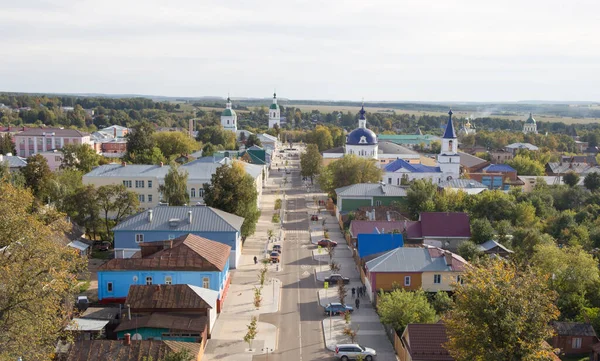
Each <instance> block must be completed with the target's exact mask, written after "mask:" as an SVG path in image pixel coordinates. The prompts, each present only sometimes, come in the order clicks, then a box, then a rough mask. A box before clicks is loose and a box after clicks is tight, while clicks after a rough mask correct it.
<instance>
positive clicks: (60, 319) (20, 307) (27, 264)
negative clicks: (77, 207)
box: [0, 183, 87, 360]
mask: <svg viewBox="0 0 600 361" xmlns="http://www.w3.org/2000/svg"><path fill="white" fill-rule="evenodd" d="M33 203H34V199H33V196H32V195H31V193H30V192H29V191H28V190H26V189H17V188H15V187H13V186H12V185H11V184H9V183H0V214H1V215H2V216H1V217H0V245H2V246H0V247H4V246H6V247H7V248H6V249H4V250H3V251H0V253H1V255H0V280H1V281H0V284H1V287H2V293H1V296H0V360H17V359H19V358H20V357H22V358H23V360H50V359H52V356H53V354H54V351H55V346H56V340H57V339H58V338H59V337H60V335H61V333H62V330H63V329H64V326H65V325H66V324H67V323H68V322H69V320H70V319H71V316H72V311H73V310H72V304H73V303H72V302H73V300H74V298H75V294H76V292H78V288H77V287H76V285H77V283H78V281H77V275H78V274H80V273H81V272H84V271H85V269H86V265H87V263H86V259H85V258H82V257H80V256H79V255H78V254H76V252H74V251H73V250H72V249H71V248H70V247H64V246H63V245H59V244H58V243H57V237H59V236H60V234H64V232H68V231H69V228H68V227H69V225H68V224H67V223H66V222H65V221H64V215H61V214H51V213H53V211H52V209H51V208H49V209H43V211H38V210H35V209H33V208H32V207H31V205H32V204H33ZM41 330H43V332H40V331H41Z"/></svg>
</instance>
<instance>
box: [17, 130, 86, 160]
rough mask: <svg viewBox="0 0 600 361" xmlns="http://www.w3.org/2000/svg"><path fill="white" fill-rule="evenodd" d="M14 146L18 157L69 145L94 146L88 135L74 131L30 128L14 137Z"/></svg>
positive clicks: (25, 156)
mask: <svg viewBox="0 0 600 361" xmlns="http://www.w3.org/2000/svg"><path fill="white" fill-rule="evenodd" d="M14 139H15V146H16V148H17V154H18V156H19V157H24V158H27V157H29V156H31V155H34V154H37V153H42V152H47V151H50V150H53V149H61V148H62V147H64V146H65V145H69V144H88V145H89V146H90V147H92V148H93V146H94V144H93V142H92V141H91V139H90V134H88V133H84V132H81V131H79V130H75V129H62V128H32V129H28V130H25V131H23V132H20V133H17V134H15V135H14Z"/></svg>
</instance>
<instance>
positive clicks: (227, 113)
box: [221, 109, 235, 117]
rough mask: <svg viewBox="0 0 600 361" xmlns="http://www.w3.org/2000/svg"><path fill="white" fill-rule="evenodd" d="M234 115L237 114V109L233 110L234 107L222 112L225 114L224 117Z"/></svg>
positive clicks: (222, 114)
mask: <svg viewBox="0 0 600 361" xmlns="http://www.w3.org/2000/svg"><path fill="white" fill-rule="evenodd" d="M233 115H235V110H233V109H225V110H224V111H223V113H221V116H224V117H230V116H233Z"/></svg>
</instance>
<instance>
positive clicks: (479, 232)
mask: <svg viewBox="0 0 600 361" xmlns="http://www.w3.org/2000/svg"><path fill="white" fill-rule="evenodd" d="M490 239H494V228H493V227H492V224H491V223H490V221H488V220H487V219H486V218H476V219H473V220H471V240H472V241H473V242H474V243H475V244H482V243H485V242H487V241H489V240H490Z"/></svg>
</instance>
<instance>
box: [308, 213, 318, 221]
mask: <svg viewBox="0 0 600 361" xmlns="http://www.w3.org/2000/svg"><path fill="white" fill-rule="evenodd" d="M310 220H311V221H318V220H319V216H317V215H316V214H313V215H312V216H310Z"/></svg>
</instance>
